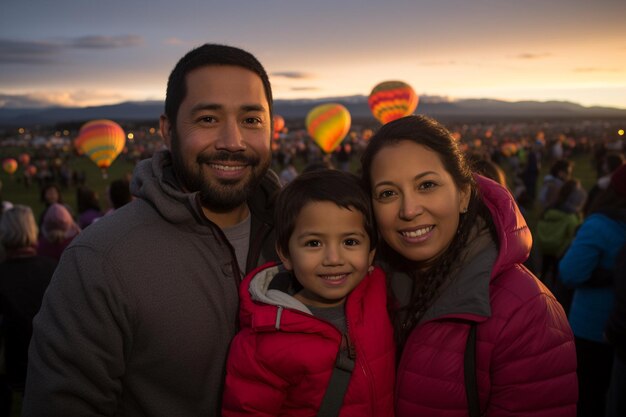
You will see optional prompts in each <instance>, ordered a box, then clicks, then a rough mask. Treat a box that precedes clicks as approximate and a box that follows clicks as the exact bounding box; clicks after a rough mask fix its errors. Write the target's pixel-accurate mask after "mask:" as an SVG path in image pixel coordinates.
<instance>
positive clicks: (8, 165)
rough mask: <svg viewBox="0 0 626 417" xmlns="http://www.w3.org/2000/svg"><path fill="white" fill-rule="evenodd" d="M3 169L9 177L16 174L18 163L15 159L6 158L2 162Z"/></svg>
mask: <svg viewBox="0 0 626 417" xmlns="http://www.w3.org/2000/svg"><path fill="white" fill-rule="evenodd" d="M2 169H4V172H6V173H7V174H9V175H13V174H15V171H17V161H16V160H15V159H13V158H6V159H5V160H4V161H2Z"/></svg>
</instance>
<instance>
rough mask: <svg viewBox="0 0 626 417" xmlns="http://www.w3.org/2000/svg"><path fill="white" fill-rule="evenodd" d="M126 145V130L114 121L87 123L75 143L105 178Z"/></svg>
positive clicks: (77, 148)
mask: <svg viewBox="0 0 626 417" xmlns="http://www.w3.org/2000/svg"><path fill="white" fill-rule="evenodd" d="M125 144H126V135H125V134H124V129H122V127H121V126H120V125H118V124H117V123H115V122H114V121H112V120H105V119H101V120H92V121H90V122H87V123H85V124H84V125H83V126H82V127H81V128H80V131H79V132H78V137H77V138H76V140H75V141H74V146H75V147H76V150H77V151H78V152H79V153H80V154H84V155H87V156H88V157H89V159H91V160H92V161H93V162H94V163H95V164H96V165H97V166H98V168H100V169H101V170H102V176H103V177H104V178H106V177H107V169H108V168H109V167H110V166H111V164H112V163H113V161H114V160H115V158H117V156H118V155H119V154H120V152H122V150H123V149H124V145H125Z"/></svg>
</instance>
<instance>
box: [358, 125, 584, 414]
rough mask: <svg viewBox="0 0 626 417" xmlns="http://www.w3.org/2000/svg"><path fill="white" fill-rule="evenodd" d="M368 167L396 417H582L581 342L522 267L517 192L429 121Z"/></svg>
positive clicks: (366, 157) (375, 144) (385, 137)
mask: <svg viewBox="0 0 626 417" xmlns="http://www.w3.org/2000/svg"><path fill="white" fill-rule="evenodd" d="M361 162H362V175H363V182H364V185H365V186H367V187H368V188H369V190H370V194H371V199H372V202H373V210H374V215H375V219H376V222H377V225H378V230H379V233H380V236H381V242H380V244H379V247H378V259H379V262H380V264H381V265H382V266H383V269H384V270H385V272H386V273H387V276H388V280H389V281H390V283H391V291H392V295H393V301H392V305H391V308H392V309H393V312H394V314H393V320H394V324H395V329H396V335H397V340H398V344H399V347H400V349H401V354H400V361H399V364H398V369H397V379H396V396H395V404H396V415H397V416H399V417H404V416H420V415H424V416H429V417H438V416H441V417H443V416H445V417H455V416H459V417H461V416H463V417H464V416H468V415H470V416H478V415H482V416H488V417H504V416H522V415H523V416H562V417H564V416H572V417H573V416H574V415H575V414H576V400H577V392H578V390H577V382H576V355H575V348H574V341H573V335H572V332H571V329H570V327H569V325H568V323H567V319H566V317H565V314H564V312H563V309H562V308H561V306H560V305H559V303H558V302H557V301H556V300H555V298H554V297H553V295H552V294H551V293H550V291H549V290H548V289H547V288H546V287H545V286H544V285H543V284H542V283H541V282H540V281H539V280H538V279H537V278H536V277H534V276H533V275H532V274H531V273H530V272H529V271H528V270H527V269H526V268H524V267H523V266H522V264H521V263H522V262H523V261H524V260H525V259H526V258H527V256H528V253H529V251H530V246H531V236H530V232H529V229H528V227H527V225H526V222H525V221H524V219H523V217H522V215H521V214H520V212H519V210H518V208H517V206H516V204H515V202H514V200H513V197H512V196H511V194H510V193H509V192H508V191H507V190H506V189H505V188H504V187H502V186H500V185H499V184H497V183H495V182H494V181H491V180H489V179H487V178H484V177H481V176H479V175H476V176H472V173H471V171H470V169H469V166H468V164H467V163H466V161H465V158H464V155H463V154H462V153H461V151H460V150H459V148H458V145H457V143H456V142H455V140H454V139H453V138H452V136H451V134H450V132H449V131H448V130H447V129H446V128H445V127H443V126H442V125H441V124H439V123H438V122H436V121H435V120H432V119H430V118H428V117H424V116H407V117H404V118H401V119H398V120H395V121H392V122H389V123H387V124H385V125H384V126H382V127H381V128H380V130H379V131H378V132H377V133H376V134H375V135H374V136H373V137H372V138H371V139H370V141H369V143H368V145H367V148H366V150H365V152H364V154H363V156H362V160H361Z"/></svg>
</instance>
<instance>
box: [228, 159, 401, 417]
mask: <svg viewBox="0 0 626 417" xmlns="http://www.w3.org/2000/svg"><path fill="white" fill-rule="evenodd" d="M275 223H276V236H277V250H278V253H279V255H280V258H281V260H282V262H283V263H282V265H276V264H269V265H265V266H264V267H261V268H259V269H257V270H256V271H254V272H253V273H251V274H250V275H249V276H248V277H247V278H246V279H245V280H244V282H243V285H242V286H241V289H240V297H241V312H240V325H241V331H240V332H239V333H238V334H237V336H236V337H235V339H234V340H233V343H232V346H231V349H230V355H229V357H228V364H227V376H226V389H225V391H224V403H223V407H224V408H223V413H222V415H223V416H224V417H230V416H244V415H250V416H267V417H269V416H291V417H294V416H319V417H327V416H328V417H330V416H341V417H349V416H354V417H367V416H371V417H385V416H393V385H394V368H395V346H394V341H393V329H392V326H391V322H390V320H389V316H388V314H387V309H386V299H387V297H386V289H385V285H386V284H385V276H384V274H383V273H382V271H381V270H380V269H378V268H374V267H373V266H372V261H373V258H374V252H375V251H374V247H375V245H376V230H375V227H374V224H373V220H372V213H371V207H370V203H369V199H368V197H367V194H366V193H365V191H364V190H363V189H362V188H361V186H360V183H359V180H358V178H357V177H355V176H353V175H352V174H348V173H344V172H340V171H334V170H322V171H317V172H310V173H305V174H302V175H300V176H299V177H297V178H296V179H295V180H293V181H292V182H291V183H289V185H288V186H286V187H285V188H284V189H283V191H282V192H281V194H280V195H279V197H278V200H277V203H276V222H275Z"/></svg>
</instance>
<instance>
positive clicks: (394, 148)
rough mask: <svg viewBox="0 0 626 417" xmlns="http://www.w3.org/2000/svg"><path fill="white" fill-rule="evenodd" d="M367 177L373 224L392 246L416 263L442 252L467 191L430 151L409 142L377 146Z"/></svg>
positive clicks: (453, 229) (461, 209)
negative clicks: (368, 179) (377, 149)
mask: <svg viewBox="0 0 626 417" xmlns="http://www.w3.org/2000/svg"><path fill="white" fill-rule="evenodd" d="M371 181H372V183H371V187H372V202H373V206H374V214H375V217H376V221H377V222H378V228H379V230H380V233H381V236H382V237H383V239H384V240H385V241H386V242H387V244H388V245H389V246H390V247H391V248H392V249H394V250H395V251H396V252H398V253H399V254H401V255H402V256H404V257H405V258H407V259H409V260H411V261H417V262H425V261H431V260H434V259H435V258H436V257H437V256H439V255H440V254H441V253H443V251H445V249H446V248H447V247H448V246H449V245H450V242H452V239H453V238H454V235H455V234H456V231H457V228H458V225H459V214H460V213H462V212H463V211H465V210H466V209H467V205H468V204H469V196H470V193H469V188H468V189H467V190H461V189H459V188H458V187H457V186H456V184H455V183H454V180H453V179H452V176H451V175H450V173H449V172H448V171H446V169H445V168H444V166H443V163H442V162H441V158H440V157H439V155H438V154H437V153H436V152H434V151H432V150H431V149H430V148H427V147H425V146H422V145H418V144H416V143H414V142H412V141H409V140H405V141H402V142H399V143H397V144H394V145H390V146H387V147H385V148H382V149H381V150H380V151H379V152H378V154H376V156H374V159H373V160H372V165H371Z"/></svg>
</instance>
